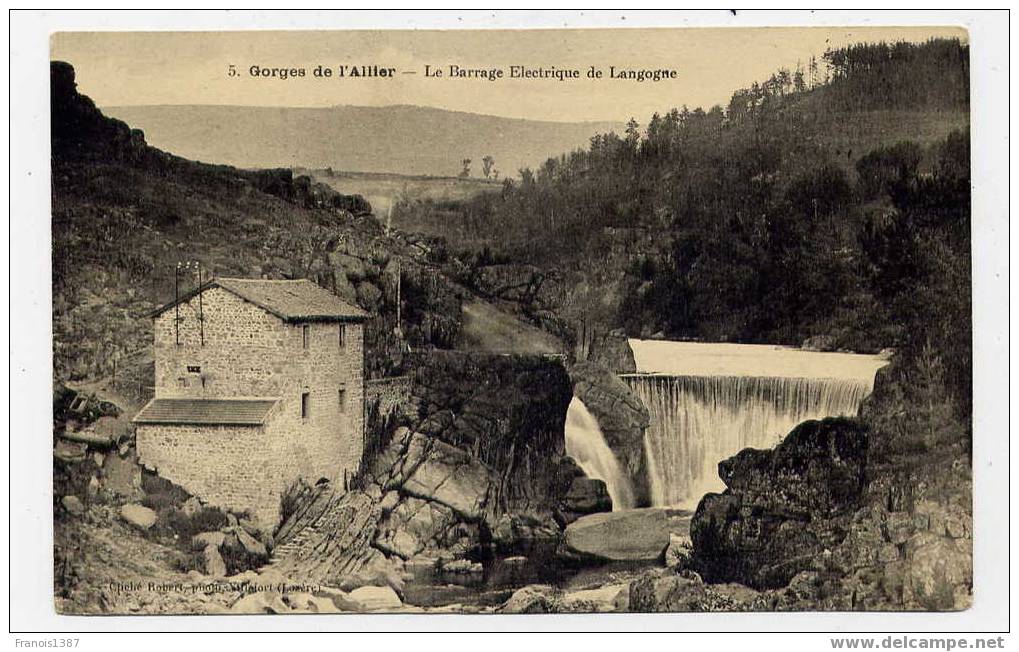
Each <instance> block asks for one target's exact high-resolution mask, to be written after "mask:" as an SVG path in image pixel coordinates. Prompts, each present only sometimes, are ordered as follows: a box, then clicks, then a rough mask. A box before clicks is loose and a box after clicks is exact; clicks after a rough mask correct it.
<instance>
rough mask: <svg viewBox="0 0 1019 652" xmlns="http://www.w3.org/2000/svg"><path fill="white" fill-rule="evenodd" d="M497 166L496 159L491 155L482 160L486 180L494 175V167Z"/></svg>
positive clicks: (482, 170) (482, 169) (482, 171)
mask: <svg viewBox="0 0 1019 652" xmlns="http://www.w3.org/2000/svg"><path fill="white" fill-rule="evenodd" d="M494 165H495V158H493V157H492V155H491V154H489V155H488V156H486V157H485V158H483V159H481V173H482V174H484V175H485V178H486V179H487V178H489V177H490V176H491V175H492V166H494Z"/></svg>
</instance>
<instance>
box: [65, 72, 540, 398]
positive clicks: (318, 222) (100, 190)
mask: <svg viewBox="0 0 1019 652" xmlns="http://www.w3.org/2000/svg"><path fill="white" fill-rule="evenodd" d="M51 76H52V80H51V81H52V93H51V95H52V151H53V157H52V173H53V329H54V333H53V345H54V376H55V379H57V380H61V381H67V380H75V381H85V380H89V379H96V378H102V377H107V378H108V377H110V376H112V375H113V374H114V373H116V374H117V375H116V380H117V385H118V389H119V390H120V391H121V392H122V393H123V394H125V395H144V394H145V393H146V391H147V389H146V388H147V386H148V385H149V384H151V373H152V372H151V358H150V353H149V349H150V346H151V321H150V319H149V318H148V313H149V312H150V311H151V310H152V309H154V308H155V307H157V306H158V305H161V304H162V303H165V302H166V301H168V300H169V299H172V298H173V296H174V275H175V269H176V268H177V266H178V264H180V263H185V262H188V261H199V262H200V263H201V267H202V270H203V272H202V273H203V278H208V277H210V276H213V275H221V276H250V277H255V278H258V277H265V278H310V279H313V280H315V281H317V282H318V283H319V284H320V285H323V286H324V287H327V288H329V289H331V290H333V291H334V292H336V293H337V294H338V295H340V296H341V297H344V298H345V299H347V300H349V301H351V302H356V303H357V304H358V305H360V306H361V307H362V308H365V309H366V310H368V311H369V312H370V313H371V314H372V318H371V320H370V321H369V323H368V328H367V330H366V349H367V356H366V357H367V360H366V365H367V369H368V372H369V373H370V374H372V375H381V374H385V373H388V372H390V371H391V370H392V368H393V367H394V365H399V364H400V356H401V352H402V351H405V350H406V349H407V348H408V347H410V348H412V349H420V348H431V347H438V348H455V347H459V346H466V344H465V343H464V342H463V341H462V338H461V328H462V324H463V313H462V308H461V306H462V303H463V302H464V301H465V300H467V301H477V300H478V299H477V297H475V296H474V295H473V294H472V293H471V292H469V291H467V290H465V289H464V288H463V287H462V286H461V285H459V284H458V283H456V282H454V281H452V280H450V279H449V277H448V276H447V275H446V274H445V273H444V272H443V269H442V268H441V265H440V264H439V263H438V262H436V258H435V255H434V254H433V251H432V244H431V243H430V242H428V241H426V240H423V239H421V238H417V237H411V236H407V235H405V234H403V233H400V232H394V233H392V234H390V235H386V234H384V232H383V228H382V226H381V225H380V224H379V223H378V222H377V221H376V220H375V218H374V217H373V216H372V215H371V206H370V205H369V204H368V203H367V202H366V201H365V200H364V199H363V198H361V197H360V196H357V195H343V194H339V193H337V192H335V191H333V190H331V189H329V188H328V187H327V186H325V185H323V184H318V183H315V182H314V181H312V180H311V179H310V178H309V177H304V176H297V177H295V176H294V175H293V174H292V172H291V171H290V170H258V171H245V170H239V169H236V168H232V167H228V166H214V165H206V164H200V163H195V162H193V161H189V160H186V159H183V158H180V157H178V156H174V155H172V154H168V153H166V152H163V151H161V150H159V149H156V148H154V147H151V146H149V145H148V144H147V143H146V141H145V137H144V135H143V133H142V132H141V131H138V130H134V129H131V128H130V127H129V126H128V125H127V124H125V123H123V122H121V121H119V120H113V119H110V118H107V117H106V116H104V115H103V114H102V113H101V112H100V111H99V110H98V109H97V108H96V107H95V105H94V104H93V102H92V101H91V100H90V99H89V98H87V97H85V96H83V95H81V94H79V93H78V92H77V89H76V85H75V81H74V70H73V68H72V67H71V66H70V65H68V64H66V63H62V62H53V63H52V64H51ZM190 269H191V270H194V269H195V267H194V265H193V264H192V265H191V267H190ZM397 276H399V280H400V283H399V285H400V287H401V293H400V297H399V301H400V304H401V305H402V320H401V323H400V326H401V330H400V334H399V335H397V334H395V333H394V328H395V326H396V313H397V292H396V287H397V282H396V280H397ZM196 282H197V277H196V276H195V274H194V271H191V272H185V274H184V275H183V277H182V280H181V283H182V285H183V288H184V289H185V290H186V289H189V288H190V287H192V286H193V285H194V284H195V283H196ZM508 319H510V320H512V319H513V318H512V317H508ZM521 327H522V328H524V326H523V325H521Z"/></svg>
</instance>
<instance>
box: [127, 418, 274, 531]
mask: <svg viewBox="0 0 1019 652" xmlns="http://www.w3.org/2000/svg"><path fill="white" fill-rule="evenodd" d="M271 444H272V442H270V441H269V432H268V429H267V428H265V427H264V426H263V427H253V426H188V425H139V426H138V429H137V449H138V457H139V461H140V462H141V463H142V464H143V465H144V466H145V467H146V468H148V469H150V470H152V471H155V472H156V473H158V474H159V475H160V476H161V477H163V478H166V479H167V480H170V481H171V482H173V483H174V484H178V485H180V486H181V487H183V488H184V489H185V490H187V491H188V492H189V493H191V494H193V495H196V496H198V497H199V498H200V499H201V500H202V501H203V502H205V503H207V504H209V505H212V506H214V507H219V508H221V509H224V510H230V511H235V512H244V511H249V512H250V513H251V514H252V516H254V517H255V518H257V519H258V520H259V521H260V522H261V523H263V524H268V525H274V524H275V523H276V521H277V520H278V517H279V491H280V489H279V485H280V471H279V469H280V465H279V459H278V458H277V456H276V455H274V453H273V450H272V448H273V447H272V445H271Z"/></svg>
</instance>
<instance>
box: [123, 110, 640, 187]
mask: <svg viewBox="0 0 1019 652" xmlns="http://www.w3.org/2000/svg"><path fill="white" fill-rule="evenodd" d="M103 112H104V113H106V114H107V115H110V116H112V117H114V118H118V119H120V120H124V121H125V122H127V123H128V124H131V125H132V126H134V127H136V128H139V129H142V130H143V131H144V132H145V134H146V136H147V138H148V140H149V141H150V142H151V143H152V145H153V146H155V147H159V148H161V149H163V150H166V151H170V152H175V153H176V154H178V155H180V156H183V157H185V158H189V159H193V160H196V161H205V162H208V163H221V164H226V165H233V166H237V167H242V168H267V167H298V166H300V167H308V168H323V169H324V168H333V169H335V170H357V171H362V172H391V173H399V174H412V175H416V174H428V175H443V176H456V175H458V174H459V173H460V171H461V169H462V168H461V160H462V159H464V158H471V159H473V165H472V174H473V176H481V168H482V166H481V159H482V157H484V156H493V157H495V168H496V169H498V170H500V171H501V174H502V176H515V175H516V174H517V170H518V169H519V168H523V167H528V166H534V165H537V164H538V163H540V162H541V161H543V160H545V159H546V158H548V157H549V156H554V155H556V154H558V153H559V152H568V151H570V150H573V149H576V148H578V147H582V146H585V145H587V144H588V141H589V140H590V138H591V136H593V135H594V134H596V133H602V132H605V131H619V130H620V129H622V125H620V124H615V123H604V122H601V123H598V122H590V123H570V122H543V121H534V120H517V119H511V118H501V117H497V116H491V115H478V114H474V113H463V112H458V111H445V110H442V109H435V108H429V107H421V106H406V105H400V106H384V107H368V106H335V107H330V108H289V107H251V106H187V105H185V106H109V107H103Z"/></svg>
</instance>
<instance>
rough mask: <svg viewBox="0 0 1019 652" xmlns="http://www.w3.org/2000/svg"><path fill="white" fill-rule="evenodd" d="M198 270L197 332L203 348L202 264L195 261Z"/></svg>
mask: <svg viewBox="0 0 1019 652" xmlns="http://www.w3.org/2000/svg"><path fill="white" fill-rule="evenodd" d="M195 267H197V268H198V332H199V333H200V334H201V338H202V346H205V308H204V307H203V306H202V295H203V294H205V293H204V292H202V263H200V262H199V261H197V260H196V261H195Z"/></svg>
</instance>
